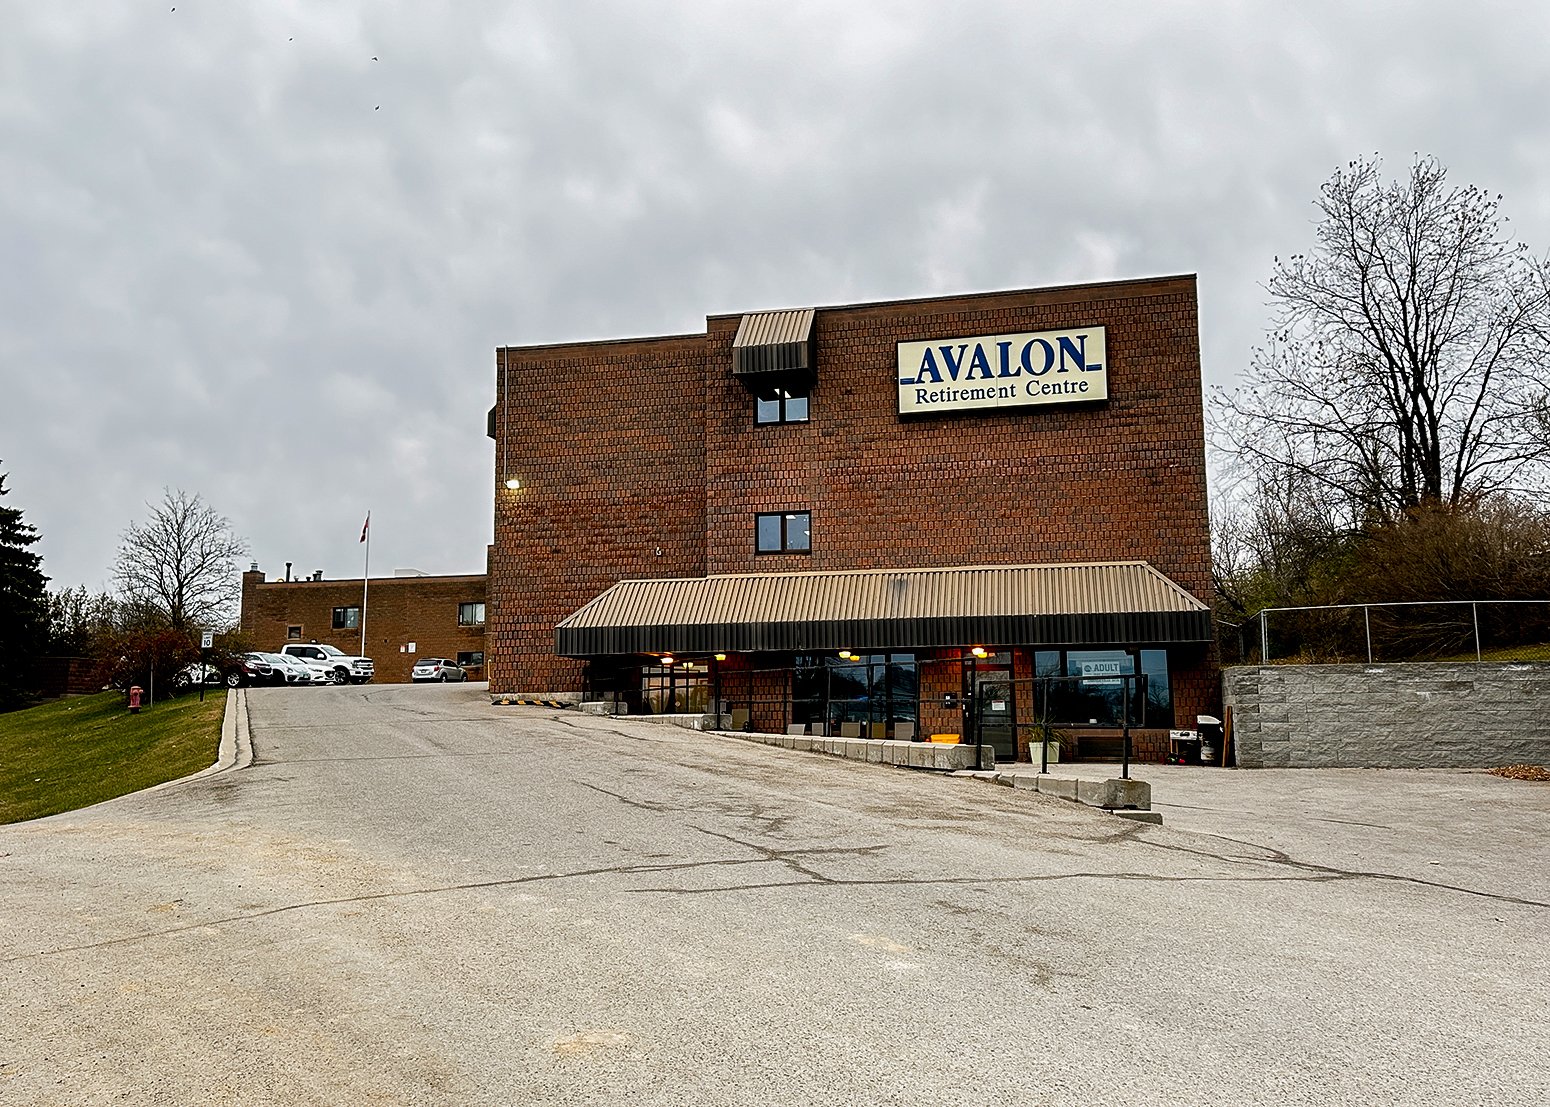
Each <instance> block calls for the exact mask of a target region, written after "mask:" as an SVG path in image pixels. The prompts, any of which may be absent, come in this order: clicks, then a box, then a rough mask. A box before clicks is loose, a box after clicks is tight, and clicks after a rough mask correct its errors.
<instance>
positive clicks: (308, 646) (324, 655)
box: [280, 642, 377, 684]
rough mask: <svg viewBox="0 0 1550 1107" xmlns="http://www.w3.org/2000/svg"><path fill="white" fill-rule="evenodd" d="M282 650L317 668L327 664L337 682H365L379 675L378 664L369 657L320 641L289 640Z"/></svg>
mask: <svg viewBox="0 0 1550 1107" xmlns="http://www.w3.org/2000/svg"><path fill="white" fill-rule="evenodd" d="M280 652H281V653H283V654H286V655H288V656H290V657H294V658H296V659H297V660H298V661H303V662H306V663H307V664H308V665H310V666H312V667H313V668H316V667H317V666H318V665H324V666H327V668H328V669H329V670H330V671H331V672H332V673H333V678H334V683H335V684H365V683H366V682H367V681H368V680H370V679H371V678H372V677H374V676H376V675H377V666H376V664H375V663H374V662H373V661H372V660H371V658H369V657H356V656H354V655H352V654H348V653H345V652H344V651H343V650H341V649H339V648H338V647H337V646H330V645H327V644H326V643H318V642H307V643H301V642H287V643H286V644H285V645H283V646H281V647H280Z"/></svg>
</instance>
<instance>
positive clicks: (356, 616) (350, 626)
mask: <svg viewBox="0 0 1550 1107" xmlns="http://www.w3.org/2000/svg"><path fill="white" fill-rule="evenodd" d="M360 626H361V609H360V608H358V607H336V608H334V629H335V630H359V629H360Z"/></svg>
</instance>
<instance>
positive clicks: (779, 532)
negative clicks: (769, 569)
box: [754, 511, 813, 553]
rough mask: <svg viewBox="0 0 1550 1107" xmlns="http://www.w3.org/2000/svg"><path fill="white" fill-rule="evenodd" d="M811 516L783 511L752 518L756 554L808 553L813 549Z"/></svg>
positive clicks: (810, 514) (799, 512)
mask: <svg viewBox="0 0 1550 1107" xmlns="http://www.w3.org/2000/svg"><path fill="white" fill-rule="evenodd" d="M812 532H813V516H812V512H809V511H783V512H772V513H769V514H760V515H756V516H754V550H755V551H756V552H757V553H809V552H811V550H812V548H813V534H812Z"/></svg>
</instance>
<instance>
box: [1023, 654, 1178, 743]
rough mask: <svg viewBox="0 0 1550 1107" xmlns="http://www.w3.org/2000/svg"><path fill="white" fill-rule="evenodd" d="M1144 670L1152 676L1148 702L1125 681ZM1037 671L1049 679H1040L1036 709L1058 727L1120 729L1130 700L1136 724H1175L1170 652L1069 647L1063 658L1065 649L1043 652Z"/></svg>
mask: <svg viewBox="0 0 1550 1107" xmlns="http://www.w3.org/2000/svg"><path fill="white" fill-rule="evenodd" d="M1138 660H1139V662H1140V667H1139V668H1137V661H1138ZM1138 673H1139V674H1144V675H1145V676H1146V700H1145V702H1144V703H1138V702H1136V699H1135V698H1134V692H1135V687H1136V686H1135V684H1134V682H1133V681H1127V680H1126V679H1125V678H1126V677H1133V676H1135V675H1137V674H1138ZM1034 675H1035V676H1036V677H1038V678H1047V679H1044V680H1041V681H1036V683H1035V688H1034V696H1035V701H1036V702H1035V705H1034V711H1035V712H1036V713H1037V714H1040V715H1043V714H1046V713H1047V714H1048V716H1049V721H1050V722H1051V723H1053V724H1055V725H1060V726H1100V727H1118V726H1120V725H1121V724H1122V722H1123V721H1124V719H1123V716H1124V713H1125V705H1126V704H1127V703H1128V704H1129V707H1130V725H1131V726H1146V727H1171V726H1173V722H1174V716H1173V688H1172V686H1171V683H1170V681H1169V679H1168V651H1167V650H1135V649H1113V650H1066V651H1064V660H1063V661H1062V652H1061V651H1059V650H1039V651H1038V652H1037V653H1036V654H1035V655H1034ZM1127 684H1128V686H1129V687H1128V688H1127Z"/></svg>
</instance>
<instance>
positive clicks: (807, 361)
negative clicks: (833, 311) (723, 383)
mask: <svg viewBox="0 0 1550 1107" xmlns="http://www.w3.org/2000/svg"><path fill="white" fill-rule="evenodd" d="M813 315H814V312H813V309H812V308H802V309H800V310H796V311H756V312H750V313H749V314H747V315H745V316H743V320H742V322H741V323H739V324H738V325H737V336H736V337H735V338H733V339H732V373H733V375H734V376H736V377H738V378H740V379H741V380H742V381H743V383H744V384H746V385H748V387H750V388H756V387H760V386H761V385H762V383H763V382H775V383H780V382H781V381H785V380H796V381H805V382H807V383H811V382H812V381H813V379H814V377H815V376H816V373H817V366H816V365H815V364H814V357H813Z"/></svg>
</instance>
